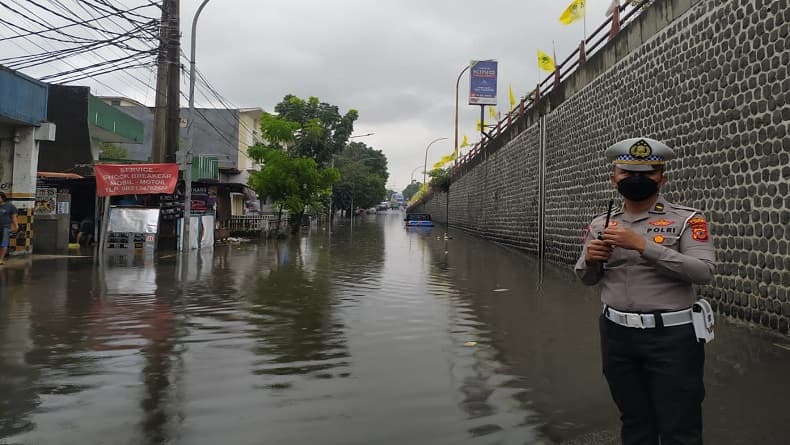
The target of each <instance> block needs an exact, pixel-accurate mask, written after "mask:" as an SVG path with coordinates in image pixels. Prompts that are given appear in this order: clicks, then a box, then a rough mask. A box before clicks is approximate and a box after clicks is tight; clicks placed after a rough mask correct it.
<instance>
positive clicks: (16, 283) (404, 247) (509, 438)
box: [0, 213, 790, 445]
mask: <svg viewBox="0 0 790 445" xmlns="http://www.w3.org/2000/svg"><path fill="white" fill-rule="evenodd" d="M401 223H402V221H401V219H400V216H399V214H397V213H390V214H380V215H376V216H368V217H365V218H364V219H363V220H362V221H359V223H358V224H356V225H355V226H354V227H353V230H352V228H351V227H350V226H349V225H348V224H341V225H338V226H336V228H335V231H334V232H333V233H332V235H331V238H330V237H329V236H328V234H327V233H326V231H323V230H314V231H312V232H311V233H309V234H306V235H304V236H303V237H301V238H298V239H293V240H289V241H283V242H273V241H270V242H268V243H242V244H235V245H230V246H222V247H218V248H217V249H216V250H215V251H214V252H204V253H202V254H194V255H192V256H189V257H181V256H178V255H164V256H162V257H159V258H156V259H153V258H145V257H138V258H115V259H113V260H111V261H108V262H107V263H106V264H104V265H101V266H99V265H97V264H95V260H94V259H93V258H90V257H71V258H58V257H47V258H36V259H34V260H12V261H10V262H9V264H8V265H7V266H5V268H3V269H2V270H0V443H24V444H60V443H62V444H75V443H79V444H105V443H106V444H158V443H173V444H190V445H191V444H218V443H226V444H263V443H265V444H338V445H340V444H343V445H350V444H399V445H400V444H404V443H413V444H556V443H565V444H571V443H572V444H595V443H600V444H610V443H611V444H613V443H616V436H617V432H616V431H617V424H618V421H617V413H616V411H615V408H614V405H613V404H612V402H611V401H610V399H609V396H608V392H607V388H606V385H605V382H604V380H603V377H602V376H601V372H600V359H599V356H598V334H597V314H598V311H599V303H598V299H597V295H596V291H595V289H592V288H587V287H584V286H581V285H580V283H578V282H577V281H576V280H575V278H574V277H573V275H572V274H571V273H570V272H569V271H566V270H563V269H559V268H552V267H548V268H546V270H545V271H544V276H543V280H542V282H541V280H540V277H539V271H538V265H537V263H536V261H535V260H534V259H533V258H531V257H529V256H526V255H524V254H522V253H520V252H516V251H513V250H510V249H506V248H503V247H500V246H496V245H493V244H491V243H488V242H485V241H482V240H479V239H475V238H472V237H469V236H466V235H464V234H462V233H457V232H454V231H451V232H450V238H451V239H444V237H443V236H442V235H443V233H444V231H443V229H442V228H439V227H437V228H434V229H433V230H428V229H417V230H415V229H410V230H408V231H407V230H405V229H404V228H403V227H402V225H401ZM717 328H718V329H717V333H716V334H717V339H716V341H715V342H714V343H713V344H711V345H710V346H709V348H708V356H707V357H708V361H707V370H706V372H707V374H706V382H707V389H708V396H707V399H706V402H705V427H706V443H711V444H764V445H771V444H786V443H788V434H790V409H788V407H787V406H788V403H787V401H788V400H790V385H789V384H788V383H787V376H790V339H788V338H785V337H776V336H773V335H770V334H768V333H765V332H764V331H762V330H759V329H751V328H748V327H745V326H739V325H733V324H731V323H726V322H722V321H720V322H719V323H718V325H717Z"/></svg>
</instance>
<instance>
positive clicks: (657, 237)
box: [653, 235, 664, 244]
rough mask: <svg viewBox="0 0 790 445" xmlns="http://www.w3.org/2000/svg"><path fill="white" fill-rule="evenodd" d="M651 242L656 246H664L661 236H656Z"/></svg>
mask: <svg viewBox="0 0 790 445" xmlns="http://www.w3.org/2000/svg"><path fill="white" fill-rule="evenodd" d="M653 242H654V243H656V244H664V237H663V236H661V235H656V236H654V237H653Z"/></svg>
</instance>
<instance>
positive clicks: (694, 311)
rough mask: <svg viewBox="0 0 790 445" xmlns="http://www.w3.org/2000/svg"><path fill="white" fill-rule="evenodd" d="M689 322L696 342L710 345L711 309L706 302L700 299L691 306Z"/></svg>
mask: <svg viewBox="0 0 790 445" xmlns="http://www.w3.org/2000/svg"><path fill="white" fill-rule="evenodd" d="M691 322H692V324H693V325H694V334H696V335H697V342H703V343H710V342H712V341H713V338H714V335H713V324H714V320H713V308H712V307H710V303H708V301H707V300H705V299H702V298H700V299H699V300H697V302H696V303H694V305H693V306H691Z"/></svg>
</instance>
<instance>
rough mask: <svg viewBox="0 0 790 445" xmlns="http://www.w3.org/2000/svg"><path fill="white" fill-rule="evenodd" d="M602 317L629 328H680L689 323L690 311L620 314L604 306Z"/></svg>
mask: <svg viewBox="0 0 790 445" xmlns="http://www.w3.org/2000/svg"><path fill="white" fill-rule="evenodd" d="M603 315H604V317H606V318H607V319H608V320H610V321H612V322H613V323H617V324H619V325H620V326H625V327H629V328H641V329H649V328H655V327H660V326H662V325H663V326H665V327H670V326H681V325H684V324H689V323H691V309H690V308H689V309H684V310H682V311H675V312H662V313H660V314H636V313H630V312H620V311H618V310H616V309H612V308H611V307H609V306H604V309H603ZM657 315H658V316H661V321H662V323H660V324H659V326H656V316H657Z"/></svg>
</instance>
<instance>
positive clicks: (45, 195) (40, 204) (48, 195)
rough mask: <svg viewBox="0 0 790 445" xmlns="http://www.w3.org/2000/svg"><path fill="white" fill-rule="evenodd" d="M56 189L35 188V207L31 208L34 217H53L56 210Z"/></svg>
mask: <svg viewBox="0 0 790 445" xmlns="http://www.w3.org/2000/svg"><path fill="white" fill-rule="evenodd" d="M57 202H58V189H57V188H54V187H37V188H36V206H35V207H34V208H33V214H34V215H54V214H55V213H56V212H57V210H58V207H57Z"/></svg>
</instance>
